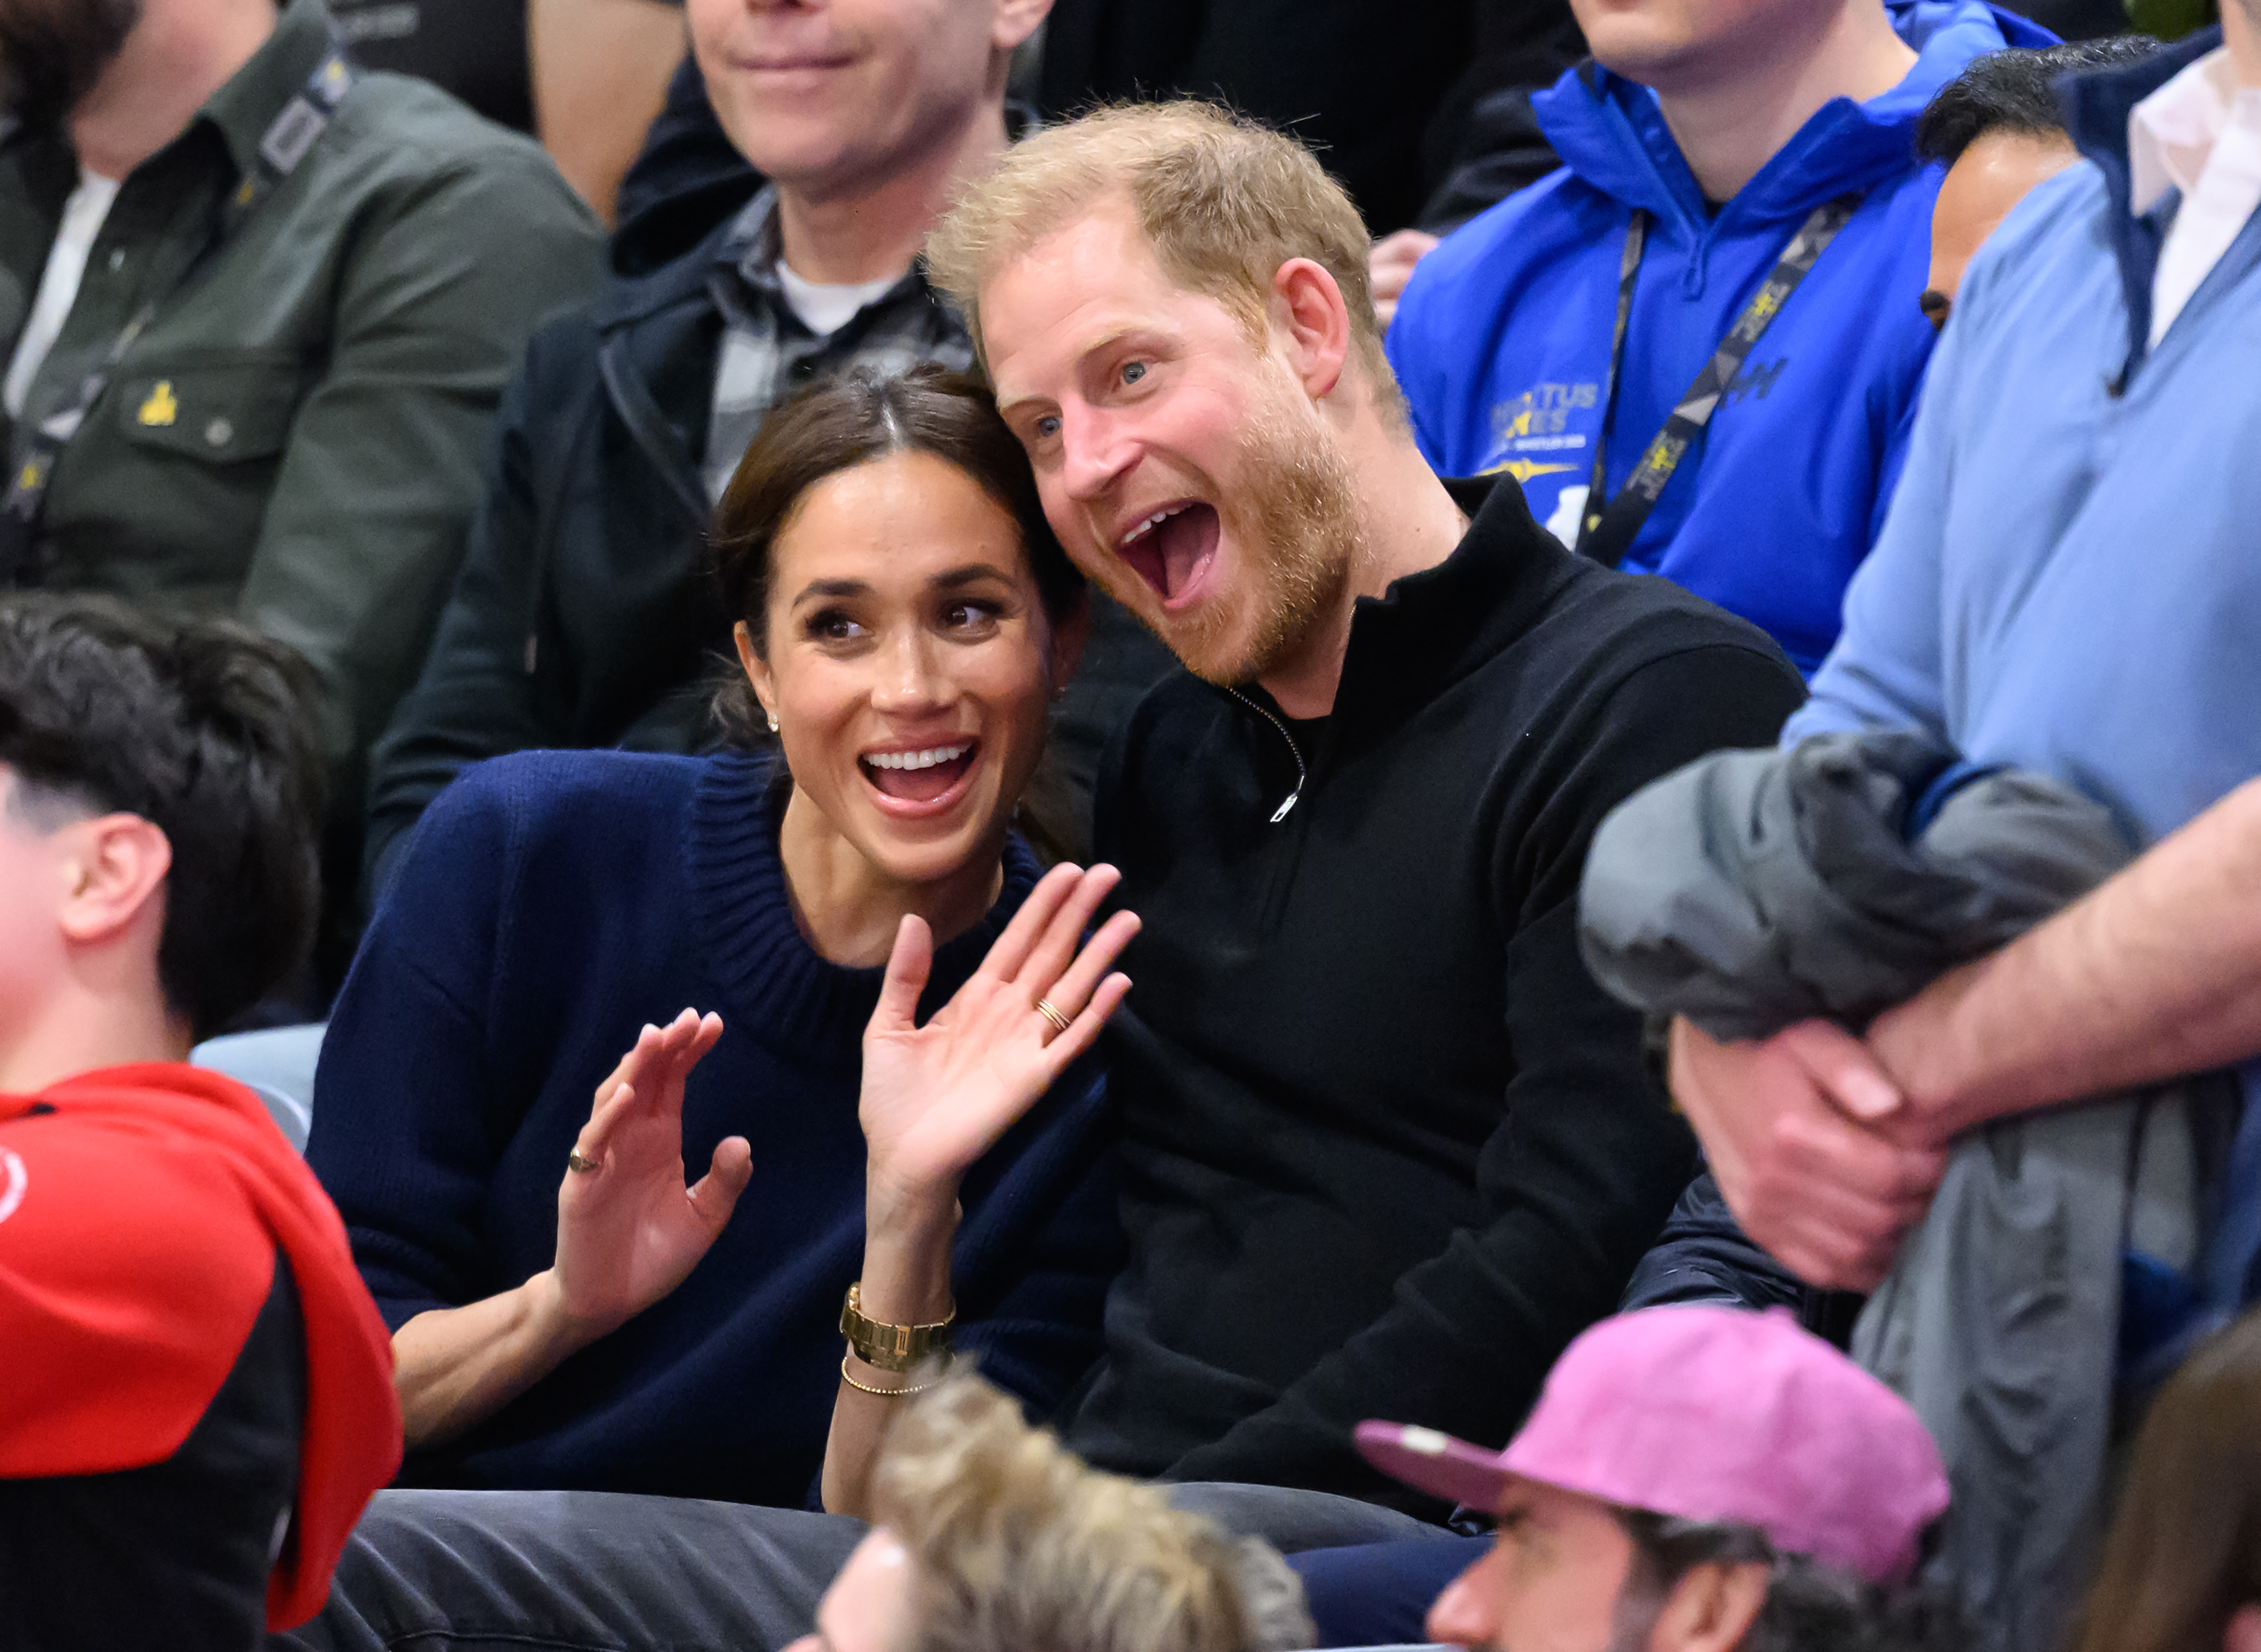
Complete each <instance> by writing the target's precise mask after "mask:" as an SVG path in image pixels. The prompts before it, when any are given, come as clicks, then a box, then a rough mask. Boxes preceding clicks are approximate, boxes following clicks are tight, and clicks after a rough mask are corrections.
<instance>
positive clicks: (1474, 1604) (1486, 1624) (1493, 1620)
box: [1424, 1556, 1500, 1647]
mask: <svg viewBox="0 0 2261 1652" xmlns="http://www.w3.org/2000/svg"><path fill="white" fill-rule="evenodd" d="M1486 1558H1489V1556H1487V1557H1486ZM1483 1571H1484V1562H1482V1561H1478V1562H1476V1563H1475V1565H1473V1566H1471V1567H1469V1568H1468V1570H1466V1571H1464V1572H1462V1573H1461V1575H1460V1576H1459V1577H1455V1578H1453V1581H1452V1582H1451V1583H1449V1584H1446V1585H1445V1592H1444V1593H1443V1594H1441V1595H1439V1596H1438V1597H1437V1600H1436V1604H1435V1605H1432V1606H1431V1607H1430V1608H1429V1620H1428V1622H1427V1624H1426V1625H1425V1628H1424V1632H1425V1634H1427V1635H1428V1637H1429V1638H1430V1639H1431V1640H1432V1641H1439V1642H1441V1643H1443V1644H1444V1645H1446V1646H1465V1647H1489V1646H1497V1644H1498V1643H1499V1627H1500V1626H1499V1611H1498V1603H1497V1601H1495V1600H1494V1599H1493V1598H1491V1597H1492V1592H1493V1591H1490V1590H1489V1589H1486V1588H1485V1587H1484V1586H1483V1585H1484V1578H1483Z"/></svg>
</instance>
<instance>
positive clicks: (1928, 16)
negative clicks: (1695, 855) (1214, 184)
mask: <svg viewBox="0 0 2261 1652" xmlns="http://www.w3.org/2000/svg"><path fill="white" fill-rule="evenodd" d="M1573 9H1574V10H1575V11H1576V12H1577V14H1578V20H1579V22H1580V24H1581V25H1583V27H1584V29H1585V32H1586V39H1587V41H1588V44H1589V45H1590V47H1591V49H1592V51H1593V54H1594V63H1593V64H1592V65H1591V66H1587V67H1582V68H1579V69H1577V70H1576V71H1574V72H1573V73H1572V74H1570V75H1566V76H1564V78H1563V79H1562V80H1561V81H1560V82H1559V83H1557V84H1556V85H1555V86H1554V89H1553V90H1551V91H1547V92H1545V93H1542V94H1540V97H1538V98H1537V99H1536V100H1535V102H1536V104H1537V106H1538V109H1539V114H1540V126H1541V127H1542V129H1543V130H1544V131H1545V133H1546V134H1547V139H1548V140H1549V141H1550V142H1551V143H1552V144H1553V145H1554V148H1555V151H1556V152H1557V153H1558V154H1561V156H1562V158H1563V162H1564V165H1563V169H1562V170H1561V171H1558V172H1556V173H1555V174H1554V175H1553V176H1551V177H1548V178H1547V179H1546V180H1545V181H1544V182H1542V183H1537V184H1534V185H1533V186H1532V188H1530V189H1528V190H1525V191H1523V192H1522V193H1521V194H1519V195H1517V196H1514V197H1512V198H1510V199H1508V200H1505V201H1503V202H1501V203H1500V205H1497V207H1494V208H1492V209H1491V210H1490V211H1489V212H1485V213H1483V214H1482V215H1481V216H1480V217H1478V218H1476V219H1474V220H1472V221H1471V222H1470V223H1469V224H1468V226H1466V227H1465V228H1463V229H1461V231H1460V232H1459V233H1456V234H1454V235H1453V236H1452V237H1451V238H1450V239H1448V240H1447V241H1446V242H1445V244H1444V245H1443V246H1442V247H1440V248H1438V249H1437V250H1436V251H1435V252H1433V253H1432V254H1430V255H1428V256H1427V257H1426V258H1425V259H1424V260H1423V261H1422V262H1421V264H1420V267H1419V269H1418V270H1417V271H1416V272H1415V273H1414V276H1413V278H1412V282H1411V284H1410V286H1408V287H1407V289H1406V291H1405V297H1404V298H1403V302H1402V305H1401V306H1400V308H1399V311H1398V313H1397V318H1396V321H1395V322H1394V323H1393V324H1392V325H1391V327H1390V333H1389V353H1390V361H1391V363H1393V364H1394V365H1395V366H1396V370H1397V376H1398V378H1399V380H1400V382H1401V383H1403V385H1404V386H1405V393H1406V397H1407V399H1408V400H1409V401H1410V404H1411V406H1412V412H1413V423H1414V428H1415V429H1416V431H1418V434H1419V436H1420V442H1421V450H1422V452H1423V453H1425V455H1426V456H1428V458H1429V460H1430V462H1431V463H1432V464H1434V465H1435V466H1436V467H1437V469H1438V470H1439V473H1441V474H1444V475H1448V476H1461V475H1470V474H1475V473H1476V472H1480V471H1482V472H1489V471H1493V470H1504V471H1505V472H1507V473H1508V474H1509V475H1511V476H1513V477H1514V478H1516V480H1517V481H1518V482H1519V483H1521V484H1522V485H1524V487H1525V490H1526V491H1527V492H1528V494H1529V497H1530V499H1531V501H1532V511H1533V513H1534V514H1537V515H1538V516H1540V518H1541V519H1542V520H1543V521H1545V522H1546V523H1547V527H1548V528H1551V529H1552V530H1553V531H1554V533H1555V535H1557V536H1558V537H1559V538H1560V539H1561V541H1562V542H1563V543H1564V544H1566V545H1571V546H1573V547H1576V548H1577V549H1582V550H1583V551H1584V552H1585V553H1586V554H1587V555H1589V556H1590V557H1595V558H1597V559H1598V560H1601V561H1603V562H1605V563H1608V564H1612V565H1621V566H1624V567H1626V568H1628V569H1632V570H1635V571H1641V572H1648V573H1662V574H1664V575H1666V576H1667V577H1669V578H1672V579H1675V580H1677V581H1678V582H1680V583H1681V584H1682V585H1685V586H1687V587H1688V588H1689V589H1690V590H1691V591H1694V592H1695V593H1698V595H1700V596H1705V597H1708V598H1710V599H1711V600H1713V601H1715V602H1718V603H1719V604H1720V605H1721V606H1723V607H1726V608H1729V609H1731V610H1733V612H1735V613H1737V614H1741V615H1742V616H1743V617H1745V618H1746V619H1748V620H1751V621H1754V622H1755V623H1757V624H1758V625H1760V626H1762V628H1765V629H1766V630H1767V631H1768V632H1769V633H1771V634H1772V636H1774V638H1775V640H1776V642H1778V643H1781V644H1782V645H1783V648H1784V650H1786V651H1787V652H1788V653H1789V655H1790V657H1791V659H1792V660H1793V661H1794V662H1796V663H1797V664H1798V668H1799V669H1800V670H1801V671H1805V672H1811V671H1812V669H1813V668H1814V667H1815V666H1816V665H1818V664H1820V660H1821V657H1822V656H1823V655H1824V654H1825V653H1827V651H1828V648H1829V644H1830V643H1831V642H1832V641H1833V640H1834V638H1835V636H1836V635H1837V626H1838V609H1839V607H1840V604H1841V599H1842V597H1843V593H1844V588H1845V582H1846V580H1847V579H1848V578H1849V577H1850V576H1851V574H1852V571H1853V570H1854V569H1855V567H1856V566H1857V565H1858V564H1859V563H1860V561H1861V559H1862V557H1863V556H1865V555H1866V554H1867V553H1868V550H1869V547H1870V544H1871V542H1873V541H1874V539H1875V537H1876V534H1877V528H1878V526H1879V525H1880V523H1881V521H1882V520H1883V516H1884V505H1885V502H1886V501H1887V500H1888V499H1890V498H1891V492H1892V484H1893V481H1894V479H1895V478H1896V477H1897V476H1898V475H1899V466H1900V463H1901V458H1902V455H1903V453H1904V452H1905V449H1906V436H1907V428H1908V421H1909V420H1910V418H1911V416H1912V414H1913V409H1914V406H1915V401H1916V389H1917V385H1918V384H1919V383H1920V381H1921V378H1922V376H1923V370H1924V363H1925V362H1926V360H1927V358H1928V356H1929V355H1930V351H1931V347H1932V341H1933V334H1932V330H1931V329H1930V328H1929V327H1927V326H1926V325H1925V324H1924V322H1923V320H1922V318H1921V317H1920V315H1918V314H1917V313H1916V312H1915V311H1914V310H1913V307H1912V306H1911V305H1909V304H1908V297H1909V296H1910V295H1912V294H1914V293H1917V292H1920V291H1922V289H1923V284H1924V269H1925V262H1926V247H1927V236H1926V231H1927V226H1928V224H1929V221H1930V217H1931V211H1932V198H1933V195H1934V191H1935V189H1936V187H1937V176H1936V174H1934V173H1932V172H1930V171H1928V170H1927V169H1925V168H1924V167H1922V166H1921V165H1920V163H1919V162H1917V161H1916V159H1915V157H1914V154H1913V147H1912V138H1913V129H1914V126H1915V122H1916V119H1917V117H1918V115H1919V114H1920V113H1921V111H1922V110H1923V107H1924V105H1925V104H1926V103H1927V102H1928V101H1929V99H1930V97H1931V95H1932V93H1933V92H1934V91H1935V90H1938V88H1939V87H1940V86H1941V85H1942V84H1943V83H1945V82H1947V81H1948V80H1949V78H1950V77H1952V76H1953V75H1955V74H1956V73H1957V72H1958V71H1959V70H1961V69H1962V68H1963V66H1964V65H1965V64H1966V63H1968V62H1969V61H1970V60H1971V58H1973V57H1974V56H1976V55H1977V54H1979V53H1982V52H1986V51H1992V50H1997V49H1999V48H2000V47H2003V46H2006V45H2009V46H2027V45H2043V44H2047V43H2048V42H2049V36H2047V35H2045V34H2043V33H2042V32H2041V31H2040V30H2038V29H2035V28H2034V27H2033V26H2032V25H2029V24H2027V23H2024V22H2022V21H2021V20H2020V19H2018V18H2013V17H2011V16H2010V15H2008V14H2007V13H2006V12H2000V11H1995V10H1993V9H1992V8H1990V7H1989V6H1986V5H1984V4H1977V0H1890V3H1889V4H1887V0H1705V4H1690V0H1611V4H1604V0H1576V4H1575V5H1574V8H1573ZM1919 42H1920V46H1921V50H1920V53H1919V52H1918V50H1917V49H1916V45H1915V43H1919ZM1793 456H1794V457H1793Z"/></svg>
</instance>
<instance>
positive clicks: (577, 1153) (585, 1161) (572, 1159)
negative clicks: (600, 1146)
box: [565, 1147, 601, 1176]
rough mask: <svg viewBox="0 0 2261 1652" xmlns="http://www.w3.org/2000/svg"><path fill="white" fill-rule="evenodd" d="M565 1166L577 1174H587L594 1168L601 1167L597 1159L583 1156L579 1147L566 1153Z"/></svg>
mask: <svg viewBox="0 0 2261 1652" xmlns="http://www.w3.org/2000/svg"><path fill="white" fill-rule="evenodd" d="M565 1167H566V1168H567V1169H568V1170H571V1172H572V1173H573V1174H575V1175H577V1176H585V1175H587V1174H589V1173H590V1172H591V1171H592V1170H596V1169H599V1168H601V1167H600V1166H599V1164H598V1163H597V1161H596V1160H593V1159H589V1158H585V1157H583V1155H582V1153H581V1150H580V1149H579V1148H578V1147H576V1148H574V1149H572V1150H571V1152H569V1153H567V1154H566V1155H565Z"/></svg>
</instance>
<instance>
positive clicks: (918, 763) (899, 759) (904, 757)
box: [864, 744, 973, 769]
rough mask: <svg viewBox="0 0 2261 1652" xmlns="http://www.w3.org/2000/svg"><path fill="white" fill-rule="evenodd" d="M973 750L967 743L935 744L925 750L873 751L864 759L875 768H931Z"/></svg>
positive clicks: (953, 761) (954, 759)
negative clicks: (955, 744)
mask: <svg viewBox="0 0 2261 1652" xmlns="http://www.w3.org/2000/svg"><path fill="white" fill-rule="evenodd" d="M969 751H973V746H972V745H971V744H967V745H962V746H933V747H930V749H928V750H927V751H873V752H871V753H869V754H868V755H866V756H865V758H864V761H865V762H866V763H868V764H870V765H872V767H873V768H875V769H930V768H932V767H933V766H934V765H936V764H937V763H955V762H957V761H958V758H962V757H964V756H965V754H966V753H967V752H969Z"/></svg>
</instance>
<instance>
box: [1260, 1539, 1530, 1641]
mask: <svg viewBox="0 0 2261 1652" xmlns="http://www.w3.org/2000/svg"><path fill="white" fill-rule="evenodd" d="M1490 1547H1491V1539H1490V1538H1489V1537H1454V1536H1453V1535H1452V1534H1451V1533H1445V1532H1440V1533H1438V1534H1437V1535H1436V1536H1434V1537H1416V1538H1403V1539H1399V1540H1397V1541H1393V1542H1385V1543H1365V1544H1360V1546H1358V1547H1357V1548H1314V1549H1307V1550H1305V1551H1304V1552H1303V1553H1302V1554H1300V1555H1289V1556H1288V1565H1290V1566H1292V1567H1293V1568H1295V1570H1296V1576H1297V1577H1301V1578H1302V1579H1303V1598H1304V1599H1305V1601H1306V1602H1308V1603H1309V1605H1310V1608H1311V1621H1312V1622H1313V1623H1314V1624H1316V1625H1317V1627H1318V1631H1319V1639H1318V1642H1317V1643H1318V1644H1319V1645H1320V1646H1323V1647H1380V1646H1397V1645H1401V1644H1404V1643H1409V1642H1412V1641H1420V1640H1422V1639H1423V1638H1424V1637H1425V1635H1426V1634H1427V1630H1426V1628H1425V1624H1426V1622H1427V1620H1428V1617H1429V1608H1430V1607H1431V1606H1432V1605H1434V1604H1435V1602H1436V1599H1437V1597H1438V1596H1439V1595H1441V1594H1443V1593H1444V1592H1445V1585H1446V1584H1449V1583H1451V1582H1452V1581H1453V1578H1455V1577H1459V1576H1460V1575H1461V1573H1462V1572H1464V1571H1466V1570H1467V1569H1468V1568H1469V1567H1471V1566H1473V1565H1475V1563H1476V1562H1478V1561H1480V1560H1482V1558H1483V1556H1484V1551H1485V1550H1486V1549H1488V1548H1490Z"/></svg>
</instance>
